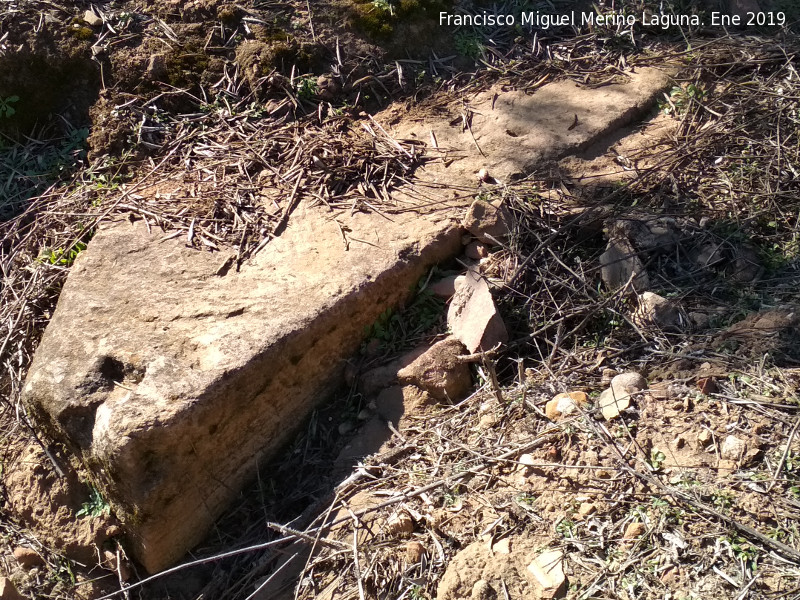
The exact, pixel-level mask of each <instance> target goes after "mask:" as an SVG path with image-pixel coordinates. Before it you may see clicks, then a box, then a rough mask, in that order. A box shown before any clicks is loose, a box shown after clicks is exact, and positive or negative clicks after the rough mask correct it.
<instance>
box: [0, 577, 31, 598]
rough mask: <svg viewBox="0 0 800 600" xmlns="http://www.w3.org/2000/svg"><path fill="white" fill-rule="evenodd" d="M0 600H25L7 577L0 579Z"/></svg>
mask: <svg viewBox="0 0 800 600" xmlns="http://www.w3.org/2000/svg"><path fill="white" fill-rule="evenodd" d="M0 600H25V598H24V597H23V596H22V594H20V593H19V592H18V591H17V588H16V587H14V584H13V583H12V582H11V580H10V579H9V578H8V577H0Z"/></svg>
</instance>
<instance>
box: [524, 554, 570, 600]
mask: <svg viewBox="0 0 800 600" xmlns="http://www.w3.org/2000/svg"><path fill="white" fill-rule="evenodd" d="M528 571H529V572H530V574H531V575H532V576H533V580H534V581H535V583H536V587H537V592H538V594H537V597H538V598H560V597H561V596H563V595H564V592H566V585H565V584H566V577H565V576H564V553H563V552H562V551H561V550H548V551H546V552H542V553H541V554H540V555H539V556H537V557H536V558H535V559H534V560H533V562H531V564H530V565H528Z"/></svg>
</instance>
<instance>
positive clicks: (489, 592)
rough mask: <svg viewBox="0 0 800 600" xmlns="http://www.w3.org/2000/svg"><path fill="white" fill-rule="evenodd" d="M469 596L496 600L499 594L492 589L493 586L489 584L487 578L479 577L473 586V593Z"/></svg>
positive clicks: (476, 599) (474, 599)
mask: <svg viewBox="0 0 800 600" xmlns="http://www.w3.org/2000/svg"><path fill="white" fill-rule="evenodd" d="M469 597H470V600H494V599H495V598H497V594H496V593H495V591H494V589H492V586H490V585H489V582H488V581H486V580H485V579H478V581H476V582H475V584H474V585H473V586H472V593H471V594H470V596H469Z"/></svg>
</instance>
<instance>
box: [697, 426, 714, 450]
mask: <svg viewBox="0 0 800 600" xmlns="http://www.w3.org/2000/svg"><path fill="white" fill-rule="evenodd" d="M713 437H714V436H713V435H712V434H711V432H710V431H709V430H708V429H703V430H702V431H701V432H700V433H698V434H697V442H698V444H699V446H700V448H701V449H703V450H705V448H706V446H708V444H709V442H710V441H711V439H712V438H713Z"/></svg>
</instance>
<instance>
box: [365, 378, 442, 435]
mask: <svg viewBox="0 0 800 600" xmlns="http://www.w3.org/2000/svg"><path fill="white" fill-rule="evenodd" d="M429 401H430V395H429V394H427V393H426V392H423V391H422V390H421V389H419V388H418V387H417V386H415V385H405V386H399V385H393V386H392V387H388V388H386V389H384V390H382V391H381V393H380V394H378V397H377V398H376V399H375V409H376V410H377V411H378V415H379V416H380V417H381V419H383V420H384V421H388V422H389V423H391V424H392V425H394V426H395V427H400V422H401V419H402V418H403V415H406V414H409V413H411V412H413V411H414V409H416V408H417V407H418V406H422V405H424V404H427V403H428V402H429Z"/></svg>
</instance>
